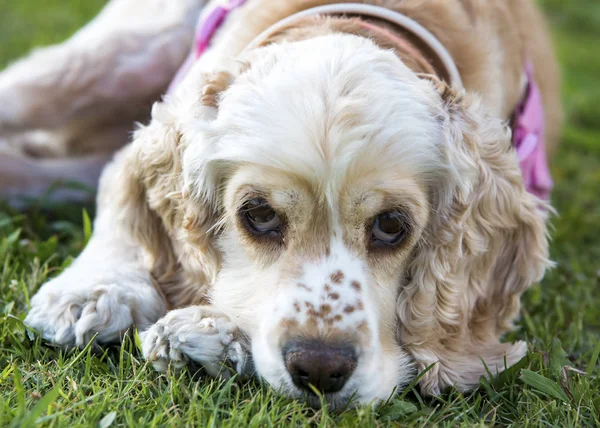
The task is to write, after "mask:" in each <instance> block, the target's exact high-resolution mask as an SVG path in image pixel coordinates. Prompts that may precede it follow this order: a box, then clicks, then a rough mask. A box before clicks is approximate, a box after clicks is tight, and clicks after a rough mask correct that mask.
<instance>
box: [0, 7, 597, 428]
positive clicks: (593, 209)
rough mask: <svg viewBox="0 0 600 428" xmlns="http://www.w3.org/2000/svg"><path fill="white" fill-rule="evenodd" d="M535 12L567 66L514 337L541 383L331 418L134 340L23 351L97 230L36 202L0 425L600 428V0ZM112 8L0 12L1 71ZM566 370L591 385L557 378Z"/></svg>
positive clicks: (8, 327)
mask: <svg viewBox="0 0 600 428" xmlns="http://www.w3.org/2000/svg"><path fill="white" fill-rule="evenodd" d="M172 1H177V0H172ZM539 3H540V4H541V5H542V6H543V8H544V10H545V12H546V14H547V16H548V19H549V21H550V23H551V26H552V30H553V35H554V40H555V45H556V49H557V51H558V55H559V57H560V61H561V64H562V69H563V78H564V79H563V82H564V84H563V99H564V108H565V112H566V127H565V129H564V133H563V139H562V143H561V146H560V149H559V152H558V153H557V155H556V156H555V158H554V159H553V160H552V162H551V169H552V173H553V176H554V179H555V182H556V189H555V191H554V193H553V196H552V202H553V204H554V206H555V207H556V208H557V210H558V216H557V217H555V218H554V219H553V220H552V223H553V225H554V231H553V233H552V235H553V244H552V258H553V259H554V260H555V261H557V267H556V268H555V269H554V270H552V271H551V272H549V273H548V274H547V276H546V278H545V279H544V280H543V281H542V283H541V284H540V285H536V286H534V287H533V288H532V289H531V290H529V291H528V292H527V293H526V295H525V297H524V305H523V317H522V320H521V321H520V323H519V325H520V330H519V331H518V332H516V333H515V334H514V335H512V337H521V338H525V339H527V340H528V341H529V342H530V343H531V348H532V351H533V353H532V355H533V357H532V358H531V359H530V361H526V362H525V363H524V367H526V368H527V369H530V370H531V373H532V374H531V373H529V372H526V371H525V372H519V371H518V370H516V371H514V372H513V373H511V374H510V376H507V378H505V379H504V380H502V382H500V383H495V384H491V385H490V384H485V383H484V384H483V386H482V389H481V390H480V391H478V392H475V393H473V394H469V395H466V396H463V395H462V394H459V393H457V392H455V391H454V392H451V393H450V394H449V395H446V396H445V397H442V398H440V399H427V400H424V399H421V397H420V396H419V395H418V392H416V391H411V392H409V394H408V395H407V396H406V397H401V398H397V399H395V400H393V401H392V402H391V403H390V404H389V405H388V406H385V407H383V408H381V409H378V410H373V409H367V410H360V411H351V412H345V413H342V414H341V415H336V414H333V415H332V414H330V413H328V412H327V411H326V410H321V411H313V410H308V409H305V408H304V407H303V406H302V405H301V404H298V403H295V402H292V401H289V400H282V399H280V398H277V397H276V396H274V395H273V394H272V392H271V391H270V390H269V389H268V388H264V387H261V386H260V385H257V384H255V383H252V382H251V383H249V384H248V385H244V386H241V387H240V386H237V385H236V384H230V383H228V384H220V383H219V382H216V381H212V380H202V381H201V382H197V381H196V380H197V379H196V378H194V377H192V376H191V374H190V373H188V372H183V374H181V375H179V374H171V375H168V376H163V375H158V374H156V373H154V372H153V371H152V370H151V369H150V368H148V367H146V366H145V365H144V364H143V362H142V361H141V360H140V355H139V353H138V351H137V350H136V349H135V346H134V345H133V344H132V343H131V342H127V343H126V344H125V345H124V346H123V347H121V348H110V349H108V350H106V351H105V352H104V353H102V352H101V353H100V354H94V353H92V352H90V351H89V350H86V351H84V352H81V353H80V352H79V351H61V350H57V349H54V348H49V347H47V346H41V344H40V342H39V340H36V341H33V342H31V341H30V340H29V339H28V336H27V335H25V334H24V331H25V330H24V328H23V326H22V323H21V322H20V320H21V319H22V318H23V317H24V314H25V310H26V305H27V301H28V296H30V295H31V294H32V293H33V292H34V291H35V290H36V289H37V288H38V287H39V286H40V285H41V284H42V283H43V282H44V281H45V280H46V279H47V278H49V277H52V276H54V275H56V273H57V272H58V271H60V269H62V268H63V267H64V266H66V265H67V264H68V263H69V262H70V260H71V258H72V257H73V256H75V255H76V254H77V253H78V252H79V251H80V250H81V248H82V246H83V244H84V241H85V238H86V237H87V235H88V234H89V225H88V224H87V221H84V220H82V219H83V218H85V216H82V208H81V206H74V205H68V206H54V207H48V206H47V205H46V204H45V203H43V202H40V203H39V204H36V205H34V206H33V207H32V208H31V209H30V210H29V211H27V212H25V213H19V212H15V211H13V210H11V209H9V208H8V207H6V206H5V205H1V204H0V269H1V270H0V311H1V312H0V320H2V322H1V324H0V344H1V347H0V394H1V395H0V397H1V398H0V426H5V425H8V424H13V425H14V426H19V425H21V426H27V425H28V424H32V423H33V422H34V421H36V420H37V421H38V422H43V423H44V424H49V425H66V424H69V425H74V426H77V425H82V426H88V425H95V424H97V423H98V422H99V421H101V420H103V421H104V422H103V424H104V426H108V425H109V424H111V423H112V424H148V425H153V424H155V425H169V426H170V425H173V424H180V423H182V421H186V422H187V423H190V424H191V423H196V424H199V425H209V424H231V425H233V426H236V425H240V424H245V423H253V424H256V425H263V424H275V425H277V424H307V423H312V424H317V425H321V426H324V425H328V424H329V425H331V424H333V423H339V424H342V425H349V426H352V425H356V424H370V425H373V424H388V423H401V424H415V425H429V424H436V423H437V424H447V425H458V424H465V425H467V426H469V425H472V424H476V423H483V422H485V424H492V425H493V424H495V423H497V424H508V423H511V422H516V424H517V425H524V424H532V425H541V424H547V425H555V426H579V425H597V424H600V421H599V416H598V415H599V414H600V397H599V394H598V389H599V388H600V383H599V381H598V377H597V376H598V369H597V368H595V366H596V361H597V358H598V354H597V353H598V352H599V351H600V347H598V346H599V345H598V344H599V343H600V339H599V337H600V202H599V196H600V0H570V1H569V0H545V1H540V2H539ZM103 4H105V2H104V1H101V0H44V1H42V0H39V1H33V0H12V1H9V0H4V1H2V2H0V68H1V67H3V66H5V65H6V64H8V63H9V62H10V61H11V60H13V59H15V58H17V57H19V56H21V55H23V54H25V53H27V52H28V51H29V50H31V49H32V48H35V47H37V46H42V45H47V44H50V43H56V42H60V41H62V40H64V39H65V38H66V37H67V36H69V35H70V34H72V33H73V32H74V31H75V30H77V29H78V28H79V27H80V26H81V25H82V24H84V23H85V22H86V21H88V20H89V19H90V18H91V17H93V16H94V14H95V13H96V12H97V11H98V10H99V9H100V8H101V7H102V5H103ZM89 209H90V210H93V207H89ZM555 338H558V339H560V341H562V347H564V349H565V351H566V354H563V353H562V351H561V348H560V345H559V342H556V341H555V342H554V345H552V342H553V339H555ZM536 356H537V357H539V358H535V357H536ZM564 365H568V366H572V367H573V368H575V370H581V371H583V372H586V371H589V373H590V374H591V375H593V376H595V377H590V376H588V375H585V374H577V373H576V372H574V371H572V370H570V369H569V370H567V371H566V372H565V371H564V370H563V371H561V370H560V369H561V367H563V366H564ZM565 373H566V374H565ZM532 376H533V377H532ZM535 376H539V378H536V377H535ZM540 379H541V380H540ZM536 382H537V383H536ZM556 388H558V390H557V389H556ZM557 391H558V392H557ZM561 394H566V395H561ZM42 397H43V398H42ZM565 397H566V401H565ZM102 418H104V419H102Z"/></svg>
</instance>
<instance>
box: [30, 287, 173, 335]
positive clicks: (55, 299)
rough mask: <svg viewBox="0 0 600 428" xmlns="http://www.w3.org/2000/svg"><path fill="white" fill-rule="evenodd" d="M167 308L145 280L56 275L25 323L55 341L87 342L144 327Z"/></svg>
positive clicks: (36, 302) (42, 291) (36, 299)
mask: <svg viewBox="0 0 600 428" xmlns="http://www.w3.org/2000/svg"><path fill="white" fill-rule="evenodd" d="M164 311H165V308H164V302H163V300H162V298H161V297H160V296H159V295H158V293H157V292H156V291H155V290H154V289H153V288H152V287H149V286H148V285H146V284H141V285H139V287H135V286H134V285H133V284H129V285H123V284H115V283H98V284H95V285H87V284H79V285H78V286H77V287H75V286H73V284H69V285H67V284H64V283H63V281H62V280H61V278H60V277H59V278H57V279H55V280H53V281H50V282H49V283H47V284H45V285H44V286H43V287H42V288H41V289H40V291H39V292H38V293H37V294H36V295H35V296H34V297H33V299H32V300H31V310H30V311H29V313H28V315H27V317H26V318H25V324H27V325H29V326H30V327H32V328H34V329H35V330H38V331H39V332H41V334H42V336H43V337H44V338H45V339H47V340H49V341H51V342H54V343H56V344H59V345H67V346H73V345H75V346H79V347H83V346H85V345H86V344H87V343H88V342H89V341H90V340H91V339H92V338H93V337H94V335H96V334H97V337H96V341H97V342H98V343H112V342H115V341H118V340H120V339H121V337H122V336H123V334H124V333H125V331H126V330H127V329H129V328H130V327H131V326H132V325H134V324H136V325H139V326H140V328H144V327H146V326H148V325H150V324H151V323H152V322H153V321H155V320H156V319H157V318H158V317H160V316H161V315H162V314H163V313H164Z"/></svg>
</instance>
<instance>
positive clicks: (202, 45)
mask: <svg viewBox="0 0 600 428" xmlns="http://www.w3.org/2000/svg"><path fill="white" fill-rule="evenodd" d="M246 1H247V0H229V2H228V3H227V4H225V5H223V6H216V7H215V8H214V9H213V10H211V11H210V13H209V14H208V15H206V17H205V18H204V19H201V20H200V21H199V22H198V26H197V27H196V36H195V38H194V49H193V50H192V52H190V54H189V55H188V57H187V58H186V60H185V62H184V63H183V65H182V66H181V68H180V69H179V70H178V71H177V74H176V75H175V78H174V79H173V81H172V82H171V84H170V85H169V89H167V94H168V93H170V92H172V91H173V89H174V88H175V87H176V86H177V85H178V84H179V83H180V82H181V81H182V80H183V78H184V77H185V75H186V74H187V73H188V71H189V70H190V68H191V67H192V65H193V64H194V62H195V61H196V60H197V59H198V58H200V56H202V54H203V53H204V52H205V51H206V49H207V48H208V46H209V45H210V41H211V40H212V38H213V36H214V35H215V33H216V32H217V30H218V29H219V27H220V26H221V24H222V23H223V21H224V20H225V18H226V17H227V15H229V13H230V12H231V11H232V10H234V9H237V8H238V7H240V6H242V5H243V4H244V3H246Z"/></svg>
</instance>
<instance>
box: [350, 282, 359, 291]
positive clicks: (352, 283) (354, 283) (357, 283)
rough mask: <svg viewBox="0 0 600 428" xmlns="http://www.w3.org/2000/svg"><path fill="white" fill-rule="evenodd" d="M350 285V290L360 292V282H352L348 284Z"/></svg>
mask: <svg viewBox="0 0 600 428" xmlns="http://www.w3.org/2000/svg"><path fill="white" fill-rule="evenodd" d="M350 285H351V286H352V288H354V289H355V290H356V291H360V288H361V287H360V282H358V281H352V282H351V283H350Z"/></svg>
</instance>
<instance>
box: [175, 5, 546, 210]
mask: <svg viewBox="0 0 600 428" xmlns="http://www.w3.org/2000/svg"><path fill="white" fill-rule="evenodd" d="M246 1H247V0H228V2H227V3H226V4H224V5H220V6H216V7H215V8H214V9H213V10H211V11H210V13H209V14H208V15H206V16H205V17H203V18H201V19H200V20H199V22H198V26H197V27H196V37H195V43H194V49H193V50H192V52H190V55H189V56H188V58H187V59H186V61H185V63H184V64H183V66H182V67H181V68H180V70H179V71H178V72H177V75H176V76H175V78H174V80H173V81H172V82H171V85H170V86H169V90H168V92H171V91H172V90H173V88H175V87H176V86H177V85H178V84H179V83H180V81H181V80H182V79H183V77H184V76H185V75H186V74H187V72H188V71H189V69H190V67H191V66H192V64H193V63H194V62H195V61H196V60H197V59H198V58H200V56H201V55H202V54H203V53H204V52H205V51H206V49H207V48H208V46H209V45H210V42H211V40H212V38H213V36H214V34H215V33H216V32H217V30H218V29H219V28H220V26H221V24H222V23H223V21H224V20H225V18H226V17H227V15H229V13H230V12H231V11H233V10H234V9H237V8H238V7H240V6H242V5H243V4H244V3H246ZM330 9H331V10H330ZM359 9H360V10H363V9H364V11H365V12H366V13H365V14H367V15H374V14H375V15H376V16H377V17H379V18H383V19H387V20H390V21H391V22H392V23H394V24H395V25H399V26H401V27H404V28H406V29H407V30H408V31H411V32H413V33H415V31H417V35H418V36H419V37H421V39H424V41H425V42H426V43H427V44H429V46H430V47H431V48H432V49H433V50H434V51H435V52H437V53H438V54H440V55H441V57H442V58H443V60H444V62H445V63H446V66H447V67H448V68H449V71H450V72H451V75H453V84H457V85H459V86H460V85H461V84H462V82H461V80H460V75H459V74H458V70H457V69H456V66H455V64H454V61H452V58H451V57H449V54H448V52H447V50H446V49H445V48H444V46H443V45H442V44H441V43H440V42H439V40H437V39H436V38H435V37H433V35H431V33H429V32H428V31H427V30H426V29H424V28H422V27H421V26H420V25H419V24H418V23H416V22H415V21H413V20H412V19H410V18H408V17H406V16H404V15H402V14H400V13H397V12H393V11H389V10H387V9H384V8H380V7H376V6H369V5H361V4H351V3H348V4H337V5H329V6H324V7H317V8H313V9H309V10H306V11H303V12H300V13H299V14H296V15H293V16H291V17H288V18H286V19H284V20H283V21H282V22H281V23H283V22H285V23H286V24H287V23H288V21H289V20H291V19H295V18H297V17H299V16H308V15H314V14H321V13H337V14H339V13H344V12H345V13H350V12H352V13H357V11H359ZM279 24H280V23H278V24H275V26H274V27H278V26H279ZM272 28H273V27H271V28H270V29H268V30H266V31H265V32H264V33H262V34H261V35H260V36H259V37H258V38H257V39H255V41H254V42H252V44H256V40H260V39H261V38H262V37H263V36H264V34H266V33H269V32H271V30H272ZM525 72H526V74H527V89H526V93H525V96H524V98H523V100H522V101H521V103H520V104H519V105H518V106H517V108H516V109H515V114H514V120H513V145H514V147H515V149H516V151H517V155H518V157H519V166H520V167H521V173H522V175H523V184H524V185H525V188H526V189H527V190H528V191H529V192H531V193H533V194H534V195H536V196H538V197H539V198H542V199H548V198H549V196H550V191H551V190H552V186H553V182H552V178H551V176H550V171H549V169H548V162H547V159H546V151H545V141H544V106H543V103H542V96H541V92H540V89H539V87H538V85H537V83H536V82H535V79H534V76H533V66H532V64H531V63H527V65H526V68H525Z"/></svg>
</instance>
